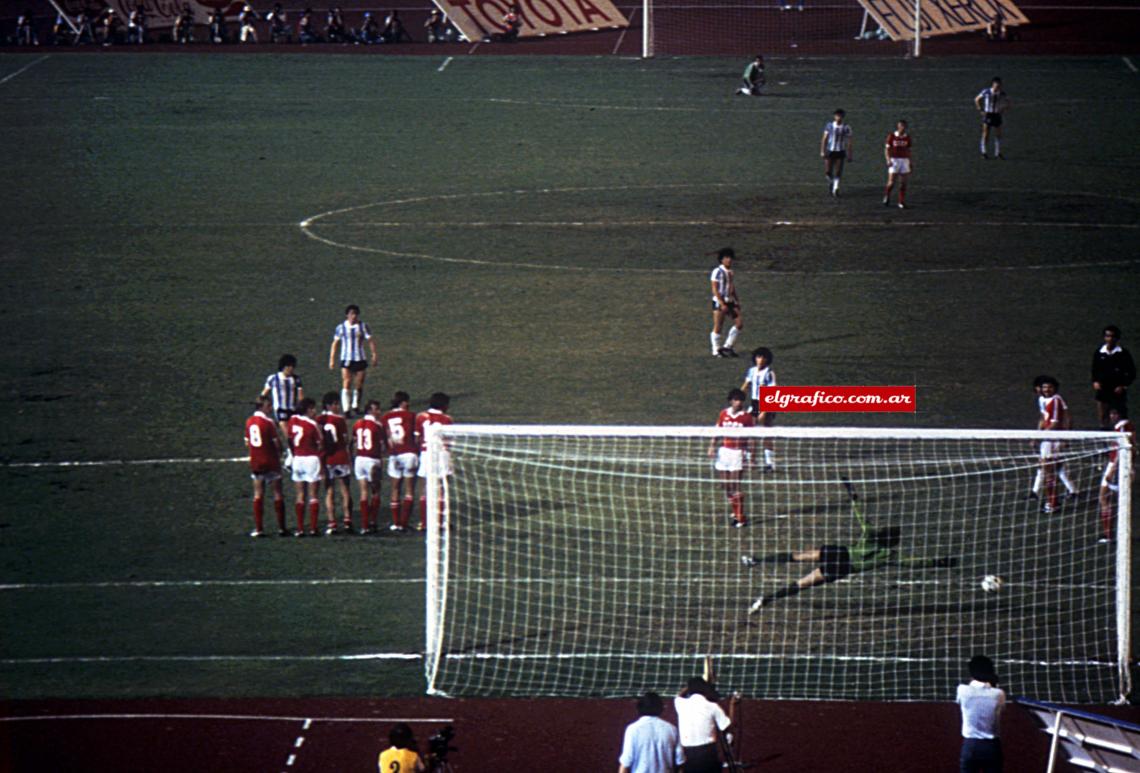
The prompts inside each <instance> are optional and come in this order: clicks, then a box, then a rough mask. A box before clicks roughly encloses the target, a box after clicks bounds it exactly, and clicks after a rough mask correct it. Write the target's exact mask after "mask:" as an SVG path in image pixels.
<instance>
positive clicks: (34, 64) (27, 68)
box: [0, 54, 51, 85]
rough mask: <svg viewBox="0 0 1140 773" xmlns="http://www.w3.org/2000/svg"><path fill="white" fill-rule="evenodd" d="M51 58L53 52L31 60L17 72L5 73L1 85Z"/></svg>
mask: <svg viewBox="0 0 1140 773" xmlns="http://www.w3.org/2000/svg"><path fill="white" fill-rule="evenodd" d="M50 58H51V54H47V55H45V56H41V57H40V58H39V59H34V60H32V61H31V62H28V63H27V64H26V65H24V66H23V67H21V68H20V69H19V70H16V72H14V73H12V74H11V75H5V76H4V77H3V78H0V85H3V84H5V83H7V82H8V81H10V80H12V79H13V78H15V77H16V76H17V75H19V74H20V73H22V72H27V71H28V70H30V69H32V68H33V67H35V66H36V65H37V64H39V63H40V62H43V61H45V60H47V59H50Z"/></svg>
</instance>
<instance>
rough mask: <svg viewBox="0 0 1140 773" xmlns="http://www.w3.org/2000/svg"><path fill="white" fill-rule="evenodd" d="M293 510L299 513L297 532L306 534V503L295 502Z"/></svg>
mask: <svg viewBox="0 0 1140 773" xmlns="http://www.w3.org/2000/svg"><path fill="white" fill-rule="evenodd" d="M293 509H294V510H296V511H297V531H299V532H301V533H302V534H304V533H305V503H304V502H294V503H293Z"/></svg>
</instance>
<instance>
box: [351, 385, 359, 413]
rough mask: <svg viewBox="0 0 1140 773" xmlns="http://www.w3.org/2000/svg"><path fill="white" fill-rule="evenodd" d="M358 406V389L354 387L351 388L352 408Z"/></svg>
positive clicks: (354, 408)
mask: <svg viewBox="0 0 1140 773" xmlns="http://www.w3.org/2000/svg"><path fill="white" fill-rule="evenodd" d="M359 407H360V390H359V389H354V390H352V410H354V411H355V410H356V409H357V408H359Z"/></svg>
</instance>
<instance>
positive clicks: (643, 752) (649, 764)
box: [618, 691, 685, 773]
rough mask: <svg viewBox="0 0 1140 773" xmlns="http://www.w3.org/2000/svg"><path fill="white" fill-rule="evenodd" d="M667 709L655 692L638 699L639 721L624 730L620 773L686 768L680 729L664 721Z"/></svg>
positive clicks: (666, 772) (668, 772) (661, 772)
mask: <svg viewBox="0 0 1140 773" xmlns="http://www.w3.org/2000/svg"><path fill="white" fill-rule="evenodd" d="M664 709H665V705H664V703H663V702H662V700H661V696H660V695H658V694H657V693H655V692H652V691H651V692H647V693H645V695H643V696H641V697H640V698H638V699H637V715H638V720H637V721H636V722H633V723H632V724H630V725H629V726H628V727H626V729H625V736H624V738H623V739H622V744H621V756H620V757H618V765H619V767H618V773H672V771H673V770H675V769H676V768H679V767H680V766H681V765H683V764H684V762H685V755H684V753H683V752H682V751H681V740H680V737H679V736H678V735H677V728H675V727H674V726H673V725H671V724H669V723H668V722H666V721H665V720H663V719H661V712H662V711H664Z"/></svg>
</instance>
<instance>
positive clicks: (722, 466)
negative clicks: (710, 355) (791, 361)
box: [709, 389, 756, 529]
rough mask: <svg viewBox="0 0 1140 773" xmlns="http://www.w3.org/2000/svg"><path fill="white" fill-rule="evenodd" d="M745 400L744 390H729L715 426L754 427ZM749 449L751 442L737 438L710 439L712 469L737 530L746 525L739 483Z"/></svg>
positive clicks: (747, 461) (746, 462) (749, 453)
mask: <svg viewBox="0 0 1140 773" xmlns="http://www.w3.org/2000/svg"><path fill="white" fill-rule="evenodd" d="M746 399H747V398H746V397H745V395H744V390H742V389H733V390H731V391H730V392H729V393H728V407H727V408H725V409H724V410H722V411H721V412H720V415H719V416H718V417H717V420H716V426H718V427H755V426H756V419H755V418H754V417H753V416H752V414H751V413H749V412H748V411H747V410H746V409H745V408H744V401H745V400H746ZM718 443H719V444H720V445H719V447H718V445H717V444H718ZM751 450H752V442H751V441H749V440H746V439H744V438H739V437H725V438H713V439H712V442H711V443H709V457H711V458H712V459H713V460H714V461H713V468H714V469H716V471H717V472H718V473H720V479H721V482H723V483H724V495H725V497H727V498H728V502H729V504H730V505H731V507H732V525H733V526H734V527H736V528H737V529H742V528H744V527H745V526H747V525H748V518H747V516H745V515H744V492H743V491H742V490H741V486H740V480H741V478H742V477H743V475H744V468H745V467H746V466H748V464H749V457H750V455H751Z"/></svg>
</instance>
